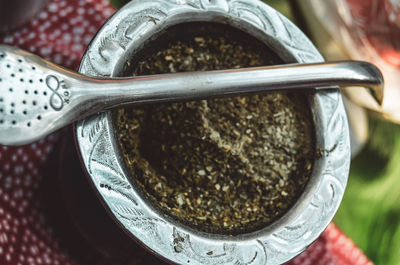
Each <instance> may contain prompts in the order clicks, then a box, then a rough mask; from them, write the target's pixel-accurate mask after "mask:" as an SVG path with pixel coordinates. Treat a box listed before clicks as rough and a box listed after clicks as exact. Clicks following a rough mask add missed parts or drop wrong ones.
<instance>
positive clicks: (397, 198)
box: [335, 118, 400, 265]
mask: <svg viewBox="0 0 400 265" xmlns="http://www.w3.org/2000/svg"><path fill="white" fill-rule="evenodd" d="M370 128H371V130H370V131H371V132H370V135H371V139H370V141H369V143H368V144H367V145H366V146H365V148H364V150H363V151H362V153H361V154H360V155H359V156H358V157H356V158H355V159H354V160H353V161H352V166H351V172H350V177H349V183H348V186H347V189H346V192H345V196H344V199H343V202H342V205H341V206H340V209H339V212H338V213H337V215H336V217H335V222H336V223H337V224H338V225H339V227H341V229H343V231H344V232H345V233H346V234H348V235H349V236H350V237H351V238H352V239H353V241H354V242H355V243H356V244H357V245H359V246H360V247H361V248H362V249H363V251H364V252H365V253H366V254H367V256H368V257H370V258H371V259H372V260H373V261H374V262H375V263H376V264H377V265H380V264H382V265H398V264H400V251H399V250H400V192H399V190H400V126H398V125H395V124H392V123H389V122H386V121H382V120H379V119H377V118H371V119H370Z"/></svg>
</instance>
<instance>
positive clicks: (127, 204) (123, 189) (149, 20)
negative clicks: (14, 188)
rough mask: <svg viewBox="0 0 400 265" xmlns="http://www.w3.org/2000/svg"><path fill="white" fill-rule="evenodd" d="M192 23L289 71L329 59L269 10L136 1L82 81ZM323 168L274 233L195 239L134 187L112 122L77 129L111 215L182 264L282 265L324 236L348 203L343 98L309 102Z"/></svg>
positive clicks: (93, 53)
mask: <svg viewBox="0 0 400 265" xmlns="http://www.w3.org/2000/svg"><path fill="white" fill-rule="evenodd" d="M188 21H209V22H211V21H212V22H220V23H225V24H229V25H231V26H233V27H236V28H239V29H241V30H244V31H246V32H247V33H249V34H250V35H253V36H255V37H256V38H258V39H259V40H261V41H263V42H264V43H265V44H266V45H268V46H269V47H270V48H271V49H273V50H274V51H276V52H277V54H279V55H280V56H281V58H282V59H283V60H284V61H286V62H299V63H306V62H307V63H311V62H320V61H323V58H322V57H321V55H320V54H319V52H318V51H317V49H316V48H315V47H314V46H313V45H312V43H311V42H310V41H309V40H308V39H307V38H306V36H305V35H304V34H303V33H302V32H301V31H300V30H299V29H298V28H297V27H296V26H295V25H293V24H292V23H291V22H290V21H289V20H287V19H286V18H285V17H283V16H282V15H281V14H280V13H278V12H277V11H276V10H274V9H273V8H271V7H269V6H267V5H266V4H263V3H262V2H260V1H258V0H134V1H132V2H130V3H129V4H128V5H126V6H125V7H124V8H122V9H121V10H119V11H118V12H117V13H116V14H115V15H114V16H113V17H112V18H111V19H110V20H109V21H107V23H106V24H105V25H104V26H103V27H102V29H101V30H100V31H99V32H98V34H97V35H96V37H95V38H94V39H93V41H92V43H91V44H90V46H89V48H88V50H87V51H86V53H85V55H84V57H83V59H82V62H81V67H80V72H81V73H84V74H86V75H91V76H98V77H102V76H115V75H118V73H119V72H120V71H122V69H123V66H124V64H125V60H126V59H127V58H130V57H131V55H132V54H133V53H134V52H135V50H136V49H138V48H139V47H141V45H143V43H144V41H145V40H147V39H148V38H149V37H150V36H154V35H155V34H157V33H158V32H160V31H161V30H163V29H165V28H168V27H169V26H171V25H174V24H178V23H184V22H188ZM308 100H309V104H310V106H311V110H312V113H313V117H314V123H315V125H316V126H315V127H316V138H317V139H316V147H317V150H320V152H321V158H319V159H317V160H316V161H315V164H314V168H313V173H312V177H311V180H310V183H309V184H308V186H307V187H306V191H305V192H304V194H303V195H302V196H301V198H300V199H299V200H298V202H297V203H296V205H295V206H293V207H292V209H291V210H290V211H289V212H288V213H287V214H286V215H285V216H284V217H282V218H281V219H279V220H278V221H277V222H275V223H274V224H272V225H270V226H268V227H265V228H263V229H261V230H259V231H256V232H253V233H249V234H244V235H239V236H234V237H232V236H226V235H214V234H207V233H203V232H199V231H196V230H194V229H192V228H189V227H187V226H185V225H183V224H181V223H178V222H176V221H175V220H172V219H171V218H169V217H166V216H164V215H163V214H162V213H160V211H158V210H157V209H154V208H153V207H152V206H151V205H150V203H149V202H148V201H147V200H146V199H145V198H143V197H141V195H140V192H139V191H138V190H137V189H136V187H135V186H134V185H132V183H131V182H130V181H129V178H128V177H127V176H128V173H127V171H126V169H125V168H124V162H123V159H122V157H120V155H119V149H118V145H117V143H116V141H115V137H114V135H113V125H112V120H111V114H110V113H102V114H99V115H97V116H94V117H91V118H88V119H86V120H83V121H81V122H79V123H78V124H77V127H76V139H77V142H78V146H79V150H80V153H81V155H82V161H83V164H84V166H85V168H86V170H87V172H88V175H89V176H90V179H91V181H92V183H93V186H94V187H95V189H96V190H97V191H98V194H99V195H100V197H101V198H102V199H103V202H104V204H105V206H107V207H106V208H107V209H108V210H109V212H110V213H111V215H112V216H113V217H114V218H115V220H116V221H117V222H118V223H119V224H120V226H121V227H122V228H123V229H124V230H125V231H126V232H127V233H128V234H129V235H131V236H132V237H133V238H135V239H136V240H138V241H139V242H140V243H141V244H143V245H145V246H146V247H147V248H149V249H150V250H152V251H153V252H155V253H156V254H158V255H160V256H161V257H163V258H164V259H167V260H169V261H172V262H174V263H178V264H210V265H211V264H212V265H219V264H235V265H238V264H265V265H267V264H282V263H284V262H287V261H288V260H290V259H292V258H293V257H295V256H296V255H298V254H300V253H301V252H302V251H303V250H305V248H306V247H307V246H308V245H310V244H311V243H312V242H313V241H314V240H315V239H316V238H317V237H318V236H319V235H320V234H321V233H322V232H323V231H324V229H325V228H326V226H327V225H328V224H329V222H330V221H331V220H332V218H333V216H334V214H335V213H336V210H337V208H338V207H339V204H340V201H341V199H342V196H343V193H344V189H345V186H346V183H347V177H348V172H349V166H350V142H349V131H348V126H347V118H346V113H345V110H344V107H343V103H342V99H341V95H340V92H339V91H338V90H337V89H335V88H332V90H329V91H326V90H324V92H315V94H312V95H309V96H308Z"/></svg>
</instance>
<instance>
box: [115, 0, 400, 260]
mask: <svg viewBox="0 0 400 265" xmlns="http://www.w3.org/2000/svg"><path fill="white" fill-rule="evenodd" d="M112 2H113V4H114V5H115V6H116V7H120V6H122V5H123V4H125V3H126V2H127V0H112ZM264 2H266V3H268V4H269V5H271V6H273V7H274V8H276V9H278V10H279V11H280V12H282V13H283V14H284V15H286V16H287V17H288V18H290V19H291V20H292V21H293V22H294V23H295V24H297V25H298V26H299V27H300V28H301V29H302V30H303V31H304V32H305V33H306V34H307V35H308V36H309V37H310V38H311V39H312V40H313V42H314V43H315V45H316V46H317V47H318V49H319V50H320V51H321V52H322V53H323V55H324V56H325V58H326V59H327V60H341V59H355V60H367V61H370V62H373V63H374V64H376V65H378V66H379V67H380V69H381V70H382V71H383V72H384V76H385V82H386V86H385V88H386V91H385V101H384V104H383V106H382V107H379V106H377V105H376V104H375V103H374V102H373V101H372V99H371V98H370V97H369V95H368V94H367V93H366V92H365V91H363V89H360V90H356V91H355V92H351V93H350V91H346V90H344V91H343V92H344V94H345V96H346V98H345V105H346V109H347V112H348V116H349V121H350V127H351V131H352V135H351V138H352V139H351V140H352V149H353V150H352V153H353V161H352V165H351V172H350V177H349V182H348V187H347V190H346V193H345V196H344V199H343V202H342V204H341V207H340V209H339V211H338V213H337V215H336V217H335V219H334V221H335V222H336V224H337V225H338V226H339V227H340V228H341V229H342V230H343V231H344V232H345V233H346V234H347V235H349V237H350V238H351V239H352V240H353V241H354V242H355V243H356V244H357V245H358V246H359V247H360V248H361V249H362V250H363V251H364V252H365V254H366V255H367V256H368V257H369V258H370V259H371V260H372V261H373V262H374V263H376V264H382V265H399V264H400V127H399V125H398V123H399V122H400V118H399V117H400V80H399V79H400V72H399V69H400V68H399V67H400V1H399V0H324V1H321V0H264ZM352 91H353V90H352Z"/></svg>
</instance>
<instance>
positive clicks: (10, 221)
mask: <svg viewBox="0 0 400 265" xmlns="http://www.w3.org/2000/svg"><path fill="white" fill-rule="evenodd" d="M113 12H114V8H113V7H112V6H111V5H110V4H109V3H108V2H107V1H105V0H51V1H50V2H49V4H48V5H47V7H46V8H45V10H43V11H41V12H40V13H39V14H38V15H37V16H36V17H35V18H34V19H32V20H31V21H30V22H29V23H28V24H27V25H25V26H23V27H21V28H19V29H18V30H16V31H14V32H12V33H9V34H7V35H4V36H0V43H4V44H8V45H14V46H18V47H20V48H23V49H26V50H29V51H31V52H33V53H35V54H38V55H40V56H42V57H44V58H45V59H47V60H50V61H52V62H54V63H57V64H60V65H63V66H65V67H68V68H71V69H77V68H78V66H79V62H80V59H81V57H82V55H83V53H84V51H85V49H86V47H87V45H88V44H89V42H90V41H91V39H92V37H93V36H94V34H95V33H96V31H97V30H98V29H99V28H100V27H101V25H102V24H103V23H104V21H105V20H106V19H107V18H108V17H109V16H110V15H112V14H113ZM61 137H62V134H60V133H56V134H53V135H50V136H48V137H46V138H45V139H43V140H41V141H39V142H36V143H33V144H31V145H27V146H23V147H6V146H0V264H3V265H14V264H15V265H24V264H32V265H34V264H54V265H67V264H71V265H72V264H84V265H86V264H87V265H89V264H115V262H113V259H112V258H110V257H106V256H105V255H102V253H99V252H95V251H94V250H93V249H92V248H90V247H87V246H88V244H87V242H82V241H78V242H73V245H75V247H79V248H81V251H80V252H79V253H81V254H76V253H77V252H73V251H70V250H69V249H68V247H65V246H68V244H64V243H62V244H61V243H60V242H59V238H58V237H57V233H56V232H55V231H54V230H55V229H54V227H53V225H52V222H51V221H50V220H49V219H51V218H50V217H49V216H48V215H47V213H46V210H45V209H44V207H43V205H42V204H41V202H42V201H43V198H42V193H41V190H42V186H45V185H46V181H44V171H45V163H46V162H47V160H48V157H49V154H50V153H51V152H52V150H53V149H54V147H56V146H57V145H58V144H59V142H60V139H61ZM50 199H51V198H50ZM64 229H65V230H66V231H68V229H72V228H71V227H65V228H64ZM86 247H87V249H86ZM135 251H136V253H132V255H137V257H138V258H137V259H130V262H128V263H121V262H119V263H118V264H138V265H139V264H154V260H155V258H154V257H153V256H151V254H148V253H147V252H146V251H145V250H144V249H141V248H135ZM82 253H84V254H82ZM139 257H140V258H139ZM157 263H159V264H164V263H163V262H162V261H161V260H160V261H157ZM289 264H291V265H295V264H303V265H307V264H316V265H318V264H320V265H327V264H349V265H350V264H354V265H355V264H357V265H367V264H372V263H371V262H370V261H369V260H368V259H367V258H366V257H365V255H364V254H363V253H362V252H361V251H360V250H359V249H358V248H357V247H356V246H355V245H354V244H353V243H352V242H351V240H350V239H349V238H347V237H346V236H345V235H344V234H343V233H342V232H341V231H340V230H339V229H338V228H337V227H336V226H335V225H334V224H331V225H330V226H329V227H328V228H327V230H326V231H325V232H324V233H323V234H322V236H321V237H320V238H319V239H318V240H317V241H316V242H315V243H314V244H312V245H311V246H310V247H309V248H308V249H307V250H306V251H305V252H304V253H303V254H301V255H300V256H298V257H297V258H296V259H294V260H293V261H291V262H290V263H289Z"/></svg>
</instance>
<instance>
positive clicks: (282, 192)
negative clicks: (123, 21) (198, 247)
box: [115, 23, 314, 234]
mask: <svg viewBox="0 0 400 265" xmlns="http://www.w3.org/2000/svg"><path fill="white" fill-rule="evenodd" d="M190 28H191V32H195V33H192V34H188V33H187V32H186V33H185V35H184V36H181V38H177V36H175V33H174V32H179V31H181V32H182V31H184V29H182V27H181V28H180V27H179V26H176V28H175V29H174V30H175V31H174V30H172V31H168V33H169V35H168V36H169V39H168V38H167V41H165V39H164V41H163V42H161V43H162V45H160V46H156V47H155V48H154V47H153V48H152V49H148V50H146V49H144V50H143V51H142V52H141V53H139V55H138V56H137V57H135V59H134V61H133V62H132V64H131V65H133V66H134V67H133V69H131V70H132V73H131V75H144V74H146V75H147V74H158V73H168V72H184V71H201V70H213V69H226V68H238V67H251V66H261V65H270V64H276V63H279V62H280V60H279V58H278V57H277V56H276V55H275V54H273V53H272V52H271V51H270V50H268V49H267V48H266V47H265V46H264V45H263V44H262V43H260V42H258V41H257V40H255V39H253V38H252V37H250V36H248V35H246V34H245V33H242V32H239V31H236V30H233V29H231V28H228V27H226V26H222V25H221V26H220V25H216V24H207V23H203V24H201V23H200V24H197V23H193V24H192V25H190ZM171 32H172V33H171ZM178 35H179V34H178ZM171 36H172V37H171ZM158 41H159V40H158ZM149 45H150V44H149ZM150 46H151V45H150ZM135 60H136V61H135ZM189 86H190V84H188V87H189ZM115 117H116V123H115V124H116V130H117V136H118V140H119V143H120V147H121V151H122V154H123V156H124V158H125V160H126V164H127V167H128V169H129V170H130V171H131V172H132V176H133V178H134V181H135V183H137V185H138V186H139V187H140V188H141V189H142V190H143V192H144V194H145V195H146V196H147V197H148V198H149V199H150V201H152V203H153V204H154V205H156V206H157V207H159V208H160V209H161V210H162V211H164V212H165V213H167V214H168V215H170V216H172V217H174V218H177V219H178V220H180V221H181V222H184V223H186V224H188V225H191V226H194V227H196V228H197V229H200V230H203V231H206V232H215V233H226V234H237V233H243V232H248V231H252V230H255V229H258V228H260V227H263V226H266V225H268V224H271V223H272V222H274V221H276V220H277V219H278V218H279V217H281V216H282V215H283V214H284V213H285V212H287V211H288V209H290V207H291V206H292V205H293V204H294V203H295V202H296V200H297V198H298V197H299V195H300V194H301V193H302V192H303V190H304V188H305V185H306V184H307V182H308V180H309V177H310V174H311V168H312V163H313V159H314V157H313V154H314V151H313V150H314V135H313V131H314V129H313V125H312V119H311V114H310V111H309V109H308V107H307V104H306V103H305V100H304V96H303V95H301V94H299V93H295V94H287V93H269V94H264V95H253V96H248V97H236V98H224V99H213V100H207V101H206V100H202V101H193V102H186V103H173V104H157V105H149V106H141V107H135V108H122V109H120V110H118V111H117V113H116V114H115Z"/></svg>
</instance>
